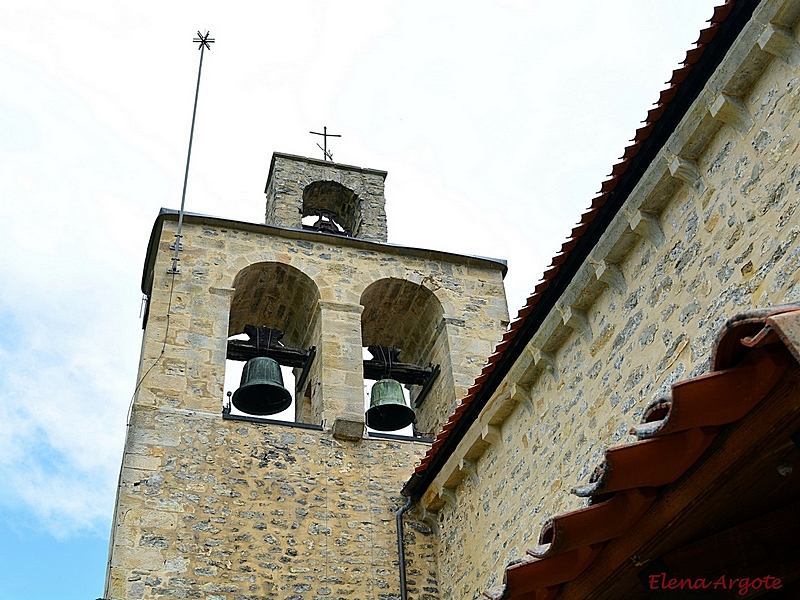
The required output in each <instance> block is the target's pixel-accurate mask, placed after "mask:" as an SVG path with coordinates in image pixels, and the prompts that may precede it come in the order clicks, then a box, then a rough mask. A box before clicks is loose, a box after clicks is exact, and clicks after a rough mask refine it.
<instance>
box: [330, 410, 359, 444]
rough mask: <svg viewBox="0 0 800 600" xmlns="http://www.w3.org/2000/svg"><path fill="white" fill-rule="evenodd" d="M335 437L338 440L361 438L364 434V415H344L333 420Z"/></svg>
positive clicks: (332, 430) (332, 429)
mask: <svg viewBox="0 0 800 600" xmlns="http://www.w3.org/2000/svg"><path fill="white" fill-rule="evenodd" d="M331 432H332V433H333V437H335V438H336V439H338V440H350V441H353V440H360V439H361V438H362V437H363V436H364V416H363V415H343V416H341V417H337V418H336V419H334V421H333V427H332V428H331Z"/></svg>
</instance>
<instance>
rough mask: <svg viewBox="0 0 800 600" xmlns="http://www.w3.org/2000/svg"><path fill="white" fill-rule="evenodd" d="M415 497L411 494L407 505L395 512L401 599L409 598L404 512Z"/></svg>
mask: <svg viewBox="0 0 800 600" xmlns="http://www.w3.org/2000/svg"><path fill="white" fill-rule="evenodd" d="M412 502H413V499H412V498H411V496H409V497H408V500H406V504H405V506H401V507H400V508H399V509H397V512H395V513H394V516H395V520H396V521H397V562H398V566H399V567H400V600H406V598H408V591H407V590H406V549H405V538H404V536H403V514H404V513H405V512H406V511H407V510H408V509H409V508H411V503H412Z"/></svg>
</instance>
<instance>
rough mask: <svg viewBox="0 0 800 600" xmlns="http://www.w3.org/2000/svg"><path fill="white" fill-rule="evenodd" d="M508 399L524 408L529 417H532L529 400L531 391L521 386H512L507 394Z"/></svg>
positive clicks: (531, 402)
mask: <svg viewBox="0 0 800 600" xmlns="http://www.w3.org/2000/svg"><path fill="white" fill-rule="evenodd" d="M512 385H513V384H512ZM509 397H510V399H511V401H512V402H516V403H517V404H521V405H522V406H524V407H525V410H526V411H527V413H528V416H529V417H532V416H533V400H532V399H531V391H530V390H529V389H527V388H525V387H523V386H521V385H513V387H512V388H511V390H510V392H509Z"/></svg>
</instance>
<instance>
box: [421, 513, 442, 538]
mask: <svg viewBox="0 0 800 600" xmlns="http://www.w3.org/2000/svg"><path fill="white" fill-rule="evenodd" d="M420 512H421V513H422V516H421V517H420V521H422V522H423V523H425V525H427V526H428V527H430V528H431V531H432V532H433V533H434V534H438V533H439V520H438V519H437V518H436V513H433V512H430V511H429V510H428V509H427V508H425V507H424V506H421V507H420Z"/></svg>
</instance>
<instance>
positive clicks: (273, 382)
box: [231, 356, 292, 416]
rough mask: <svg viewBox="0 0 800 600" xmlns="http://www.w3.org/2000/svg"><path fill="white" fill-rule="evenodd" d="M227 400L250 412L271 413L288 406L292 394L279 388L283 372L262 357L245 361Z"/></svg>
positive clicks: (258, 413) (281, 387) (273, 362)
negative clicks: (237, 381) (238, 380)
mask: <svg viewBox="0 0 800 600" xmlns="http://www.w3.org/2000/svg"><path fill="white" fill-rule="evenodd" d="M231 402H232V403H233V405H234V406H235V407H236V408H238V409H239V410H240V411H242V412H243V413H247V414H250V415H262V416H263V415H274V414H275V413H279V412H281V411H282V410H284V409H285V408H288V406H289V405H290V404H291V403H292V395H291V394H290V393H289V390H287V389H286V388H285V387H283V375H282V374H281V367H280V365H279V364H278V363H277V361H275V360H273V359H271V358H268V357H266V356H258V357H256V358H252V359H250V360H248V361H247V363H245V365H244V369H242V381H241V383H240V384H239V389H238V390H236V391H235V392H234V393H233V398H231Z"/></svg>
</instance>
